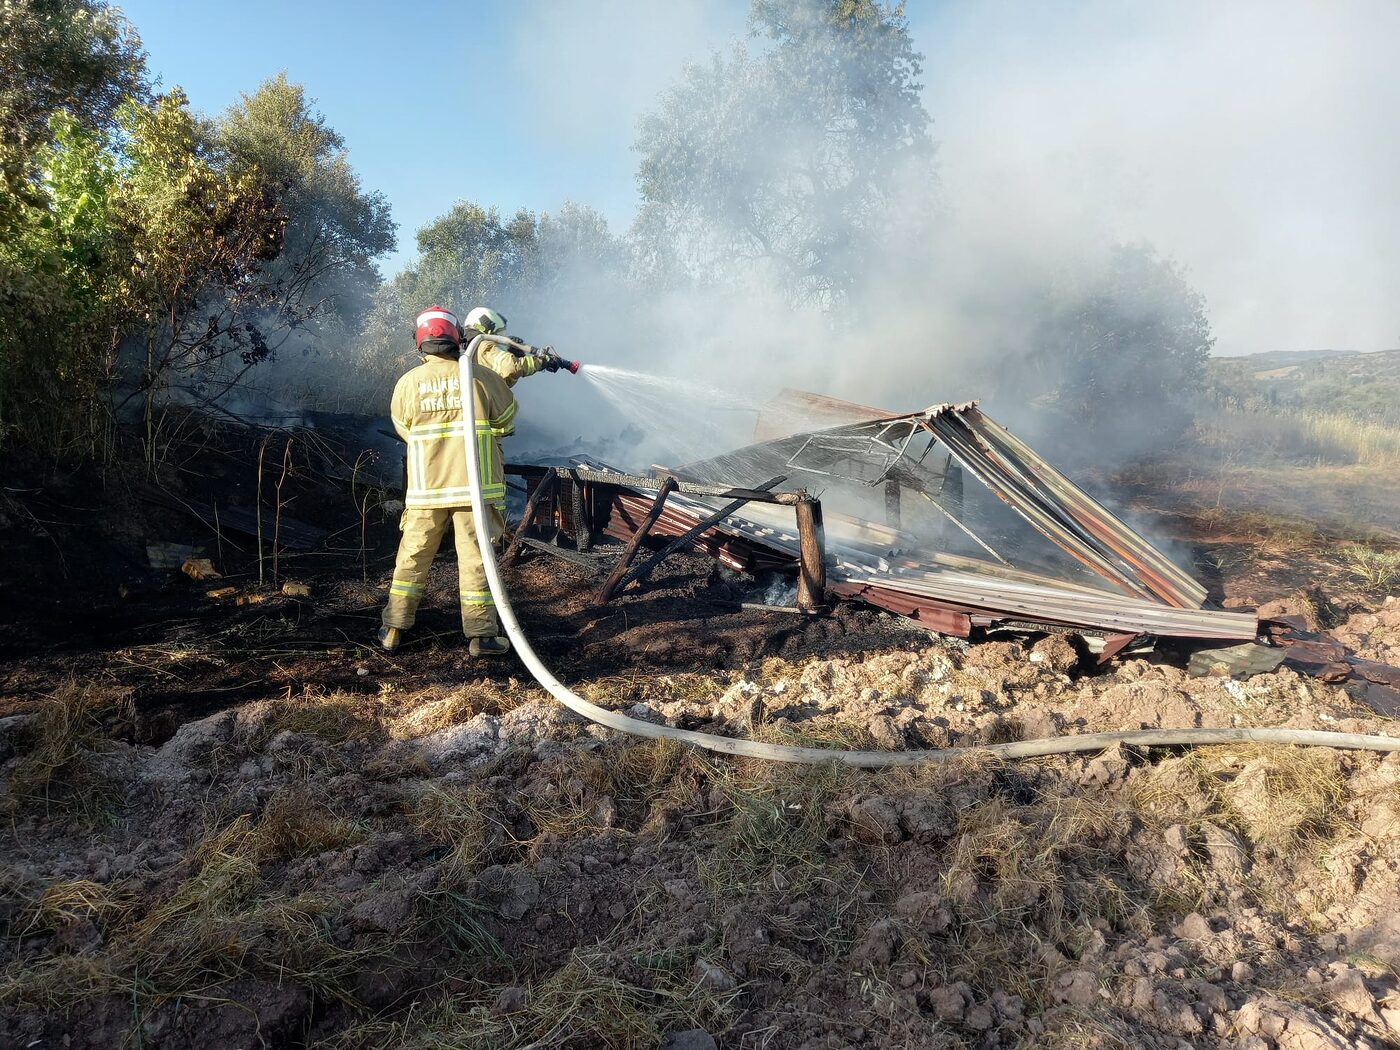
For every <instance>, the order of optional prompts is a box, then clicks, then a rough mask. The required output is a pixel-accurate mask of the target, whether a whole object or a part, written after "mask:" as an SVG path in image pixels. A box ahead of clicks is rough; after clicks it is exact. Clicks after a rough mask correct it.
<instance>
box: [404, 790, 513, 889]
mask: <svg viewBox="0 0 1400 1050" xmlns="http://www.w3.org/2000/svg"><path fill="white" fill-rule="evenodd" d="M491 800H492V796H491V793H490V792H489V791H488V790H487V789H486V788H484V787H482V786H480V785H478V784H473V785H470V786H468V787H464V788H459V787H441V786H438V785H436V784H432V785H428V786H427V787H425V788H423V789H422V790H421V791H419V792H418V793H417V795H416V797H414V798H413V799H412V800H411V801H410V802H409V804H408V807H407V811H406V813H405V816H406V817H407V819H408V823H409V826H410V827H411V828H413V830H414V831H416V832H417V833H418V834H419V835H421V836H423V838H425V839H427V840H428V841H429V842H435V843H438V844H439V845H442V846H447V847H449V848H450V849H451V851H452V852H451V853H450V854H449V856H448V863H449V865H450V866H451V868H452V869H453V871H454V872H455V873H457V874H459V875H470V874H474V873H475V872H477V871H479V870H480V869H481V868H482V867H485V866H486V864H487V858H488V852H487V850H488V846H489V844H490V843H491V840H492V838H493V830H496V829H502V830H503V828H502V825H501V823H500V821H499V819H498V818H497V817H495V815H494V814H493V813H492V809H493V807H492V805H491Z"/></svg>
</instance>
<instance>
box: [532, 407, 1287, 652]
mask: <svg viewBox="0 0 1400 1050" xmlns="http://www.w3.org/2000/svg"><path fill="white" fill-rule="evenodd" d="M754 437H755V441H754V443H753V444H751V445H748V446H745V447H743V448H739V449H735V450H733V451H730V452H727V453H724V454H721V455H718V456H713V457H711V458H708V459H703V460H697V461H695V462H690V463H684V464H681V465H678V466H675V467H669V468H667V467H661V468H656V469H655V471H654V473H653V476H651V477H641V476H637V475H632V474H626V473H624V472H621V471H618V470H615V469H612V468H610V467H607V466H606V465H603V464H599V463H594V462H590V461H588V460H585V459H576V460H573V461H571V462H570V463H568V464H567V465H563V466H525V465H518V466H515V467H513V468H512V470H513V471H514V472H515V473H517V474H520V475H523V476H525V477H526V478H527V479H528V482H529V491H530V500H529V502H528V504H527V506H526V511H525V515H524V519H523V520H522V523H521V530H520V535H521V536H522V538H524V537H528V536H531V535H535V536H538V535H540V534H541V529H542V528H545V529H552V530H554V531H555V532H556V533H557V532H562V533H564V534H566V535H568V536H570V537H572V540H573V545H574V546H575V547H576V548H577V549H579V550H582V551H587V550H588V549H589V548H590V547H591V544H592V537H594V536H596V535H599V534H606V535H609V536H611V537H614V538H616V539H619V540H624V541H626V542H627V544H628V545H627V548H626V550H625V551H624V553H623V556H622V558H621V559H620V560H619V562H618V563H617V564H616V565H615V566H614V567H613V570H612V572H611V574H610V576H609V577H608V580H607V582H606V583H605V584H604V585H603V587H602V588H601V589H600V591H599V595H598V597H599V600H600V601H607V600H609V599H611V598H612V597H613V596H614V595H615V594H617V593H618V592H620V591H621V590H622V589H623V588H625V587H626V586H628V585H629V584H632V583H634V582H636V581H641V580H645V578H646V576H647V575H648V574H649V572H650V570H651V569H652V568H653V567H654V566H655V564H656V563H657V562H658V561H659V560H660V559H661V558H664V557H665V556H666V555H668V554H669V553H671V552H673V551H674V550H677V549H680V548H682V547H688V548H691V549H694V550H697V551H700V552H702V553H705V554H708V555H710V556H712V557H714V558H716V559H718V560H719V561H720V562H722V563H723V564H725V565H727V566H729V567H730V568H732V569H735V570H741V571H745V572H750V573H758V572H763V571H767V570H777V571H793V572H795V573H796V576H797V584H798V598H797V600H798V605H799V606H800V607H801V608H803V609H804V610H805V611H816V610H817V609H819V608H821V607H822V606H824V605H825V604H827V603H829V602H831V601H860V602H864V603H866V604H869V605H872V606H876V607H879V608H881V609H884V610H887V611H889V612H891V613H895V614H897V615H900V616H905V617H908V618H910V619H913V620H915V621H917V622H918V623H920V624H921V625H923V626H925V627H927V628H929V629H931V630H933V631H936V632H938V633H941V634H948V635H955V636H959V637H964V638H966V637H968V636H970V635H971V634H972V633H973V632H974V630H978V629H981V630H989V629H995V628H1001V627H1008V628H1021V629H1031V630H1042V631H1043V630H1050V631H1074V632H1076V633H1081V634H1083V635H1085V636H1086V638H1089V639H1091V640H1092V641H1093V643H1094V644H1095V647H1096V648H1098V649H1099V650H1100V652H1101V654H1102V656H1103V658H1105V659H1107V658H1108V657H1110V656H1112V655H1114V654H1116V653H1117V652H1120V651H1122V650H1124V649H1125V648H1127V647H1129V646H1131V645H1132V644H1134V643H1135V642H1138V641H1139V640H1145V639H1151V638H1181V639H1196V640H1219V641H1251V640H1253V639H1254V638H1255V637H1256V635H1257V634H1258V630H1259V624H1258V620H1257V617H1256V616H1255V615H1254V614H1253V613H1249V612H1239V611H1225V610H1220V609H1213V608H1208V607H1207V606H1206V598H1207V592H1206V589H1205V588H1204V587H1203V586H1201V584H1200V583H1199V582H1198V581H1196V580H1195V579H1194V578H1193V577H1192V576H1191V575H1190V574H1189V573H1188V572H1186V571H1185V570H1184V569H1182V568H1181V567H1180V566H1179V565H1177V564H1176V563H1175V562H1174V561H1173V560H1172V559H1171V558H1170V557H1168V556H1167V555H1166V554H1165V553H1164V552H1163V551H1162V550H1160V549H1158V548H1157V547H1156V546H1154V545H1153V544H1152V543H1151V542H1149V541H1148V540H1147V539H1146V538H1144V537H1143V536H1142V535H1141V534H1140V533H1138V532H1137V531H1135V530H1134V529H1132V528H1130V527H1129V526H1128V525H1127V524H1125V523H1124V522H1123V521H1122V520H1121V519H1120V518H1119V517H1117V516H1115V515H1114V514H1113V513H1112V512H1110V511H1109V510H1108V509H1107V508H1106V507H1104V506H1103V505H1102V504H1101V503H1100V502H1098V501H1097V500H1095V499H1094V498H1093V497H1091V496H1090V495H1089V494H1088V493H1087V492H1085V491H1084V490H1083V489H1082V488H1080V487H1079V486H1078V485H1076V484H1075V483H1074V482H1072V481H1071V480H1070V479H1069V478H1067V477H1066V476H1065V475H1064V474H1062V473H1061V472H1060V471H1058V470H1056V469H1055V468H1054V467H1053V466H1052V465H1051V464H1050V463H1049V462H1047V461H1046V460H1045V459H1044V458H1043V457H1042V456H1040V455H1039V454H1037V453H1036V452H1035V451H1034V450H1033V449H1032V448H1031V447H1030V446H1029V445H1027V444H1026V443H1025V442H1024V441H1022V440H1021V439H1019V438H1018V437H1016V435H1014V434H1012V433H1011V431H1010V430H1008V429H1007V428H1006V427H1004V426H1002V425H1001V424H999V423H997V422H996V421H995V420H993V419H991V418H990V417H988V416H987V415H986V414H984V413H983V412H982V411H981V409H980V408H979V407H978V405H977V403H976V402H968V403H964V404H940V405H933V406H930V407H928V408H925V409H923V410H921V411H917V412H905V413H893V412H885V411H881V410H879V409H874V408H868V407H865V406H860V405H854V404H851V403H849V402H844V401H838V400H835V399H832V398H826V397H821V396H819V395H814V394H808V393H803V392H799V391H785V392H784V393H783V394H781V395H779V397H778V398H777V399H775V400H774V401H773V402H772V403H770V404H769V405H768V406H767V407H766V408H765V410H764V412H763V413H762V414H761V415H760V417H759V419H758V423H757V426H756V428H755V435H754ZM648 537H656V538H664V539H668V540H669V541H670V542H669V543H668V544H667V545H666V546H665V547H664V548H663V549H662V550H661V551H660V552H659V553H657V554H654V555H653V556H652V557H651V558H650V559H649V560H646V561H642V562H641V563H639V564H638V563H635V562H634V559H635V558H636V555H637V554H638V553H639V552H640V550H641V546H642V543H643V541H644V540H645V539H647V538H648ZM534 542H535V543H538V542H539V541H538V540H535V541H534Z"/></svg>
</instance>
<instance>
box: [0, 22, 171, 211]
mask: <svg viewBox="0 0 1400 1050" xmlns="http://www.w3.org/2000/svg"><path fill="white" fill-rule="evenodd" d="M145 57H146V56H145V53H144V52H143V51H142V50H141V38H140V37H139V36H138V35H137V33H136V30H135V29H133V28H132V26H131V23H129V22H128V21H127V20H126V19H125V18H124V17H123V16H122V13H121V11H120V9H118V8H114V7H111V6H110V5H108V4H106V3H104V2H102V0H3V2H0V189H3V191H4V192H3V195H0V197H3V203H0V233H4V234H7V235H8V234H10V232H11V231H12V230H13V228H14V224H15V223H16V222H19V221H21V220H20V218H19V215H18V208H19V207H20V206H21V205H23V204H25V203H28V204H29V205H31V206H32V205H34V204H36V203H37V198H36V197H35V196H34V194H35V191H36V187H35V185H34V176H35V174H36V171H35V166H36V156H37V154H38V151H39V150H40V149H41V148H42V146H43V145H44V144H45V143H46V142H47V141H49V120H50V118H51V117H52V116H53V115H54V114H55V113H57V112H59V111H60V110H63V111H65V112H67V113H68V114H69V115H70V116H72V117H73V118H74V120H76V121H77V123H78V125H79V126H81V127H85V128H88V129H91V130H93V131H98V132H102V131H106V130H108V129H109V128H111V126H112V124H113V120H114V116H115V113H116V110H117V107H118V106H119V105H120V104H121V102H122V100H123V99H125V98H127V97H128V96H135V95H140V94H141V93H142V92H143V91H144V90H145Z"/></svg>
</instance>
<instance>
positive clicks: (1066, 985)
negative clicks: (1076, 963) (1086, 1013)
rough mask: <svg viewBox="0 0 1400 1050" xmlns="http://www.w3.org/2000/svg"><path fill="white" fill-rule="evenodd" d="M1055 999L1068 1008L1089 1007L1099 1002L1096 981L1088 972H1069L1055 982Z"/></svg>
mask: <svg viewBox="0 0 1400 1050" xmlns="http://www.w3.org/2000/svg"><path fill="white" fill-rule="evenodd" d="M1055 999H1056V1000H1057V1001H1058V1002H1062V1003H1068V1004H1069V1005H1070V1006H1080V1007H1090V1006H1097V1005H1098V1002H1099V982H1098V979H1097V978H1096V977H1095V976H1094V975H1093V974H1092V973H1090V972H1089V971H1088V970H1071V971H1070V972H1069V973H1066V974H1062V975H1061V976H1060V979H1059V980H1058V981H1056V982H1055Z"/></svg>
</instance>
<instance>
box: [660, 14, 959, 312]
mask: <svg viewBox="0 0 1400 1050" xmlns="http://www.w3.org/2000/svg"><path fill="white" fill-rule="evenodd" d="M750 28H751V33H752V35H753V36H755V37H758V38H761V39H762V40H763V41H764V43H763V44H761V45H760V47H759V48H758V49H757V50H755V51H750V50H748V49H747V48H744V47H739V48H736V49H735V50H734V51H733V52H731V53H730V54H729V55H727V56H724V55H716V56H715V57H714V58H713V60H712V61H711V62H710V63H708V64H707V65H693V66H690V67H689V68H687V69H686V71H685V74H684V79H683V80H682V82H681V83H680V84H678V85H676V86H675V87H673V88H671V89H670V90H669V91H667V92H666V93H665V94H664V95H663V96H662V98H661V101H660V105H659V106H658V108H657V110H656V111H655V112H654V113H652V114H650V115H648V116H647V117H645V118H644V119H643V121H642V124H641V133H640V137H639V139H638V142H637V145H636V149H637V151H638V153H640V154H641V162H640V167H639V172H638V182H639V185H640V188H641V193H642V201H643V203H642V208H641V210H640V212H639V215H638V220H637V223H636V227H635V230H634V235H635V239H636V242H637V248H638V253H639V260H638V261H639V266H640V269H641V270H642V271H643V272H645V273H648V274H652V275H659V276H660V278H661V279H663V280H677V279H691V280H698V281H700V282H702V283H716V282H726V281H729V282H734V281H743V280H746V279H747V278H748V275H749V274H750V273H751V272H752V268H754V267H759V268H762V269H764V270H766V271H768V272H769V273H770V274H771V276H772V277H773V278H774V279H776V280H777V281H778V282H780V284H781V286H782V287H783V288H784V289H785V290H786V292H787V294H788V296H789V297H790V299H791V300H792V301H794V302H812V301H815V302H817V303H819V304H821V305H833V304H834V303H836V302H838V301H841V300H843V299H844V298H845V297H846V296H847V295H848V294H849V293H850V292H851V291H852V289H853V288H854V287H855V286H856V284H857V283H858V281H859V279H860V275H861V269H862V265H863V263H864V262H866V261H867V260H868V259H869V257H870V254H871V253H872V252H878V251H880V250H881V246H882V244H883V243H884V242H885V241H886V240H887V239H888V238H889V237H890V236H891V235H892V234H893V233H894V232H895V224H896V222H897V221H900V213H901V212H904V214H903V216H902V222H903V223H908V222H910V221H912V220H913V219H914V218H915V217H914V216H913V215H911V214H909V213H908V206H907V205H910V204H913V203H916V202H917V201H918V200H922V199H927V193H926V191H927V189H928V184H929V182H930V181H931V180H932V177H933V169H932V157H933V146H932V143H931V140H930V138H929V135H928V125H929V118H928V114H927V113H926V112H925V110H924V108H923V104H922V102H921V101H920V97H919V92H920V84H919V83H918V77H919V74H920V70H921V63H922V56H921V55H920V54H919V53H918V52H916V51H915V50H914V47H913V45H912V43H911V41H910V39H909V34H908V27H907V25H906V23H905V20H904V18H903V9H902V6H899V7H893V8H890V7H886V6H884V5H882V4H880V3H877V2H874V0H755V2H754V4H753V8H752V14H751V17H750ZM914 186H917V187H918V188H919V190H920V191H921V192H920V194H918V195H917V196H914V197H908V196H907V193H908V190H909V189H910V187H914Z"/></svg>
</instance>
